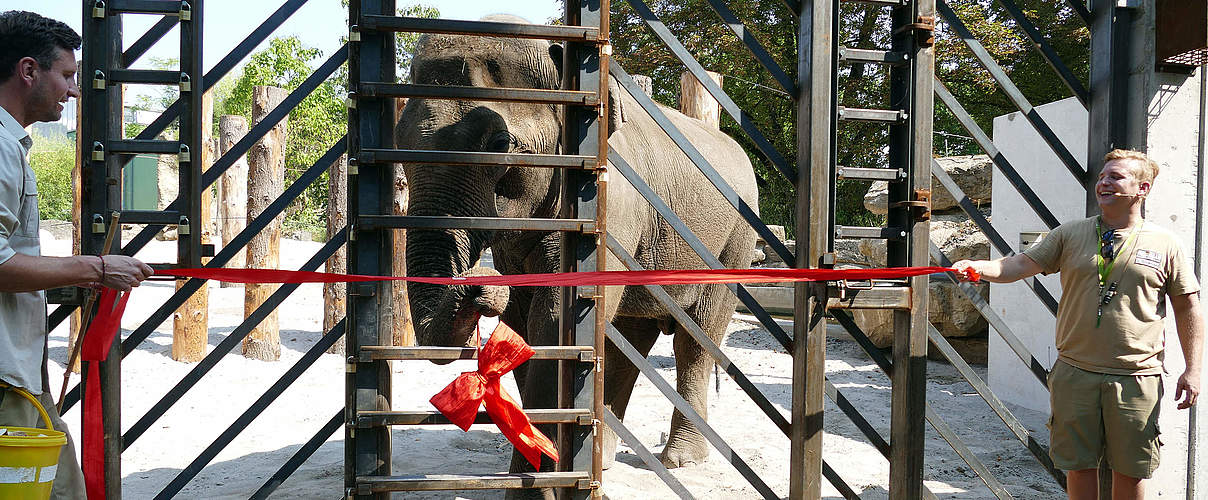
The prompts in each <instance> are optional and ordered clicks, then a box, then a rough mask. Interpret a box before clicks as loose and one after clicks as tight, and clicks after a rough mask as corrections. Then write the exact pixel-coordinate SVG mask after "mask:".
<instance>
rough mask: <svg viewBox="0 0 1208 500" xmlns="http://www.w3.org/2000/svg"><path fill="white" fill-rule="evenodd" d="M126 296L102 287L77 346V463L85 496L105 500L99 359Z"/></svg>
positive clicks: (112, 335) (115, 328) (102, 358)
mask: <svg viewBox="0 0 1208 500" xmlns="http://www.w3.org/2000/svg"><path fill="white" fill-rule="evenodd" d="M129 299H130V294H129V293H125V294H123V293H120V292H118V291H117V290H114V289H112V288H105V289H103V290H102V291H101V300H100V305H99V306H97V307H98V309H97V314H96V317H95V318H93V320H92V324H91V325H89V326H88V331H86V332H84V338H83V339H82V341H83V342H84V345H82V346H80V359H82V360H83V361H84V362H85V363H87V364H88V366H87V368H86V370H85V371H86V372H87V374H88V380H87V381H86V382H85V383H84V410H83V416H82V419H83V424H82V432H81V436H80V440H81V443H82V448H83V450H82V451H81V453H82V459H81V462H82V463H81V467H82V468H83V469H84V487H85V489H86V490H87V492H88V498H89V500H105V429H104V427H103V426H102V422H101V400H102V397H103V396H102V395H101V365H100V362H101V361H105V359H106V358H108V357H109V349H110V347H111V346H112V345H113V339H114V338H116V337H117V332H118V329H119V328H121V326H122V313H123V312H125V310H126V301H127V300H129Z"/></svg>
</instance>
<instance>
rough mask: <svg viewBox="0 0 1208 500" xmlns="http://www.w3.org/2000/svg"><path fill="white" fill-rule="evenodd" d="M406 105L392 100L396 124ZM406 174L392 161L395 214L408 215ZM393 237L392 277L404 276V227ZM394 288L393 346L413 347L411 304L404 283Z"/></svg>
mask: <svg viewBox="0 0 1208 500" xmlns="http://www.w3.org/2000/svg"><path fill="white" fill-rule="evenodd" d="M406 105H407V100H406V99H395V101H394V123H398V119H399V117H401V116H402V114H403V107H405V106H406ZM407 193H408V191H407V174H406V173H405V172H404V171H403V166H402V165H401V164H398V163H396V164H394V215H407ZM392 233H393V234H392V235H391V236H392V237H393V238H394V264H393V273H394V276H406V275H407V231H406V230H405V229H396V230H394V231H392ZM392 286H393V287H394V290H393V294H392V295H391V297H393V298H394V307H393V308H392V313H393V314H392V316H391V318H390V325H391V327H392V329H391V332H393V334H392V340H393V342H394V345H396V346H412V345H415V327H414V326H413V325H412V324H411V304H410V302H409V301H408V299H407V282H405V281H395V282H393V283H392Z"/></svg>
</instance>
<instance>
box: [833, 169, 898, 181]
mask: <svg viewBox="0 0 1208 500" xmlns="http://www.w3.org/2000/svg"><path fill="white" fill-rule="evenodd" d="M836 174H837V175H838V177H839V178H840V179H848V180H857V181H888V182H897V181H901V180H904V179H905V178H906V171H905V170H902V169H898V168H856V167H839V168H838V169H837V170H836Z"/></svg>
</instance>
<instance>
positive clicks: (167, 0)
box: [106, 0, 196, 15]
mask: <svg viewBox="0 0 1208 500" xmlns="http://www.w3.org/2000/svg"><path fill="white" fill-rule="evenodd" d="M182 3H185V2H182V1H180V0H109V5H108V7H107V8H106V10H107V14H110V15H111V14H164V15H178V14H180V9H181V8H182V7H181V4H182ZM194 3H196V0H194Z"/></svg>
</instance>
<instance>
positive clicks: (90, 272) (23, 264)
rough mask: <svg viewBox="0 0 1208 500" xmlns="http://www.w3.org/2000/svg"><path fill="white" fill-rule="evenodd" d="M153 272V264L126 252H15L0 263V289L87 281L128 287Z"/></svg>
mask: <svg viewBox="0 0 1208 500" xmlns="http://www.w3.org/2000/svg"><path fill="white" fill-rule="evenodd" d="M102 259H103V262H104V263H103V264H102ZM102 270H103V271H104V273H103V274H102ZM154 272H155V271H154V270H152V269H151V267H150V266H148V265H146V264H144V263H142V262H140V261H139V260H137V259H134V258H132V257H126V256H124V255H106V256H104V257H97V256H95V255H76V256H73V257H34V256H32V255H24V254H16V255H14V256H12V257H11V258H9V259H8V260H7V261H4V263H3V264H0V276H3V277H4V279H2V280H0V292H7V293H12V292H32V291H36V290H47V289H50V288H56V287H60V286H71V285H81V284H84V283H99V284H101V285H103V286H107V287H109V288H115V289H118V290H123V291H125V290H129V289H130V288H131V287H135V286H138V284H139V282H141V281H142V280H144V279H147V277H148V276H151V275H152V274H154Z"/></svg>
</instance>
